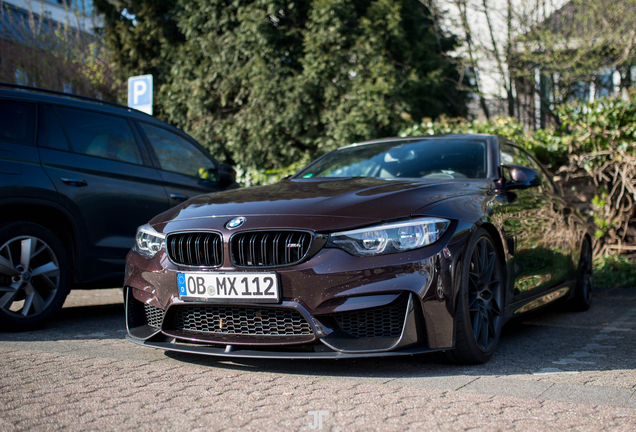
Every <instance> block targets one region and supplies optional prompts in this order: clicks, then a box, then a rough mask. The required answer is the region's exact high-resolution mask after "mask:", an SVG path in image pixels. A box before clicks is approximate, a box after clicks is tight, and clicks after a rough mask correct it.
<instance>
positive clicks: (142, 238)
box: [133, 224, 166, 258]
mask: <svg viewBox="0 0 636 432" xmlns="http://www.w3.org/2000/svg"><path fill="white" fill-rule="evenodd" d="M165 248H166V235H165V234H159V233H158V232H157V231H155V229H154V228H153V227H151V226H150V225H148V224H146V225H142V226H140V227H139V228H137V236H136V237H135V246H134V247H133V250H134V251H135V252H137V253H138V254H139V255H141V256H143V257H146V258H152V257H153V256H155V255H156V254H157V252H159V251H160V250H162V249H165Z"/></svg>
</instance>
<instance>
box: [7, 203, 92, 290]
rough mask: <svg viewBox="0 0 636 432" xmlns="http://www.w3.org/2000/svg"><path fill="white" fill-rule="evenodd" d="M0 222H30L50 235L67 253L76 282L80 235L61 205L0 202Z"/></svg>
mask: <svg viewBox="0 0 636 432" xmlns="http://www.w3.org/2000/svg"><path fill="white" fill-rule="evenodd" d="M0 210H2V211H0V223H6V222H18V221H24V222H32V223H36V224H38V225H42V226H43V227H45V228H46V229H48V230H49V231H51V232H53V234H55V235H56V236H57V237H58V238H59V240H60V241H61V242H62V244H63V245H64V247H65V248H66V250H67V253H68V256H69V260H70V264H71V269H72V271H73V281H74V282H76V283H78V282H81V280H79V279H80V278H81V274H82V271H81V270H82V266H83V253H82V251H83V246H82V241H81V239H82V236H81V232H80V229H79V227H78V226H77V223H76V222H75V220H74V219H73V217H72V216H71V214H70V213H69V212H68V211H67V210H66V209H64V208H63V207H62V206H60V205H58V204H56V203H54V202H51V201H47V200H24V199H14V200H0Z"/></svg>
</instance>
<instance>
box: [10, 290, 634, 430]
mask: <svg viewBox="0 0 636 432" xmlns="http://www.w3.org/2000/svg"><path fill="white" fill-rule="evenodd" d="M124 335H125V331H124V322H123V306H122V304H121V292H120V290H101V291H78V292H74V293H72V295H71V296H70V297H69V299H68V301H67V303H66V305H65V308H64V309H63V311H62V313H61V314H60V315H59V316H58V318H57V319H56V320H55V321H53V322H52V323H51V324H50V325H48V326H47V327H46V328H45V329H42V330H39V331H34V332H28V333H13V334H8V333H4V334H2V333H0V395H1V399H2V403H0V431H14V430H15V431H18V430H29V431H40V430H41V431H48V430H59V429H67V430H184V431H189V430H206V431H207V430H258V431H261V430H266V431H269V430H287V431H292V430H311V429H312V428H311V426H315V430H317V429H318V427H319V426H320V424H319V423H318V421H317V419H318V417H319V416H318V415H316V416H314V415H313V414H312V413H317V412H322V425H321V426H322V429H323V430H333V431H345V430H346V431H349V430H466V429H475V430H514V429H517V430H564V429H573V430H603V429H606V430H625V431H627V430H636V395H635V392H636V343H635V342H636V290H635V291H631V290H613V291H609V292H605V293H601V294H600V295H597V296H596V298H595V303H594V306H593V307H592V309H591V310H590V311H589V312H585V313H562V312H552V313H546V314H542V315H539V316H536V317H534V318H531V319H527V320H526V321H524V322H522V323H516V324H513V325H509V326H507V327H506V329H505V333H504V335H503V337H502V340H501V343H500V347H499V349H498V351H497V353H496V354H495V356H494V357H493V359H492V360H491V361H490V362H489V363H487V364H485V365H480V366H471V367H467V366H448V365H443V364H438V363H436V362H435V361H434V360H433V359H431V358H428V357H422V356H419V357H418V356H415V357H402V358H391V359H374V360H356V361H354V360H346V361H344V360H339V361H284V362H281V361H273V360H256V359H249V360H234V361H227V360H222V359H217V358H214V357H206V356H194V355H188V354H179V353H165V352H163V351H158V350H152V349H147V348H142V347H138V346H136V345H134V344H132V343H130V342H127V341H125V340H124ZM314 422H315V423H314Z"/></svg>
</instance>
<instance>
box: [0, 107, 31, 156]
mask: <svg viewBox="0 0 636 432" xmlns="http://www.w3.org/2000/svg"><path fill="white" fill-rule="evenodd" d="M34 129H35V104H32V103H29V102H18V101H11V100H0V141H6V142H10V143H15V144H26V145H33V132H34Z"/></svg>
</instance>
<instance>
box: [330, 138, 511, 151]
mask: <svg viewBox="0 0 636 432" xmlns="http://www.w3.org/2000/svg"><path fill="white" fill-rule="evenodd" d="M431 138H495V139H497V138H499V137H498V136H497V135H489V134H438V135H421V136H406V137H391V138H379V139H374V140H369V141H363V142H359V143H353V144H348V145H346V146H342V147H339V148H338V150H340V149H345V148H348V147H357V146H362V145H369V144H379V143H388V142H399V141H422V140H426V139H431Z"/></svg>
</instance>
